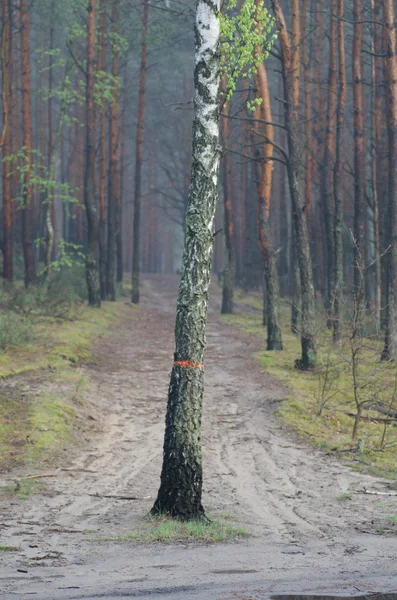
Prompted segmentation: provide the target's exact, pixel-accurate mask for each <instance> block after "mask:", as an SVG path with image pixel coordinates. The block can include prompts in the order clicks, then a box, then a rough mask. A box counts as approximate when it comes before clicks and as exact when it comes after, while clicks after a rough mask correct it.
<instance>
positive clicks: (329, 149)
mask: <svg viewBox="0 0 397 600" xmlns="http://www.w3.org/2000/svg"><path fill="white" fill-rule="evenodd" d="M329 11H330V12H329V19H330V24H329V69H328V99H327V118H326V129H325V146H324V160H323V166H322V185H321V196H322V198H321V202H322V205H323V206H324V217H325V219H324V225H325V242H326V252H325V256H326V263H325V272H326V278H325V281H326V296H325V307H326V311H327V326H328V327H331V322H332V321H331V313H332V311H333V304H334V294H335V282H334V264H333V262H334V238H335V235H334V220H335V218H334V208H333V176H332V174H333V171H334V163H335V125H336V111H337V46H336V43H337V35H336V33H337V30H336V26H337V22H336V18H335V15H336V12H337V0H331V3H330V7H329Z"/></svg>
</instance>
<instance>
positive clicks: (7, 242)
mask: <svg viewBox="0 0 397 600" xmlns="http://www.w3.org/2000/svg"><path fill="white" fill-rule="evenodd" d="M10 8H11V7H10V3H9V0H3V10H2V20H3V35H2V39H1V61H2V100H3V102H2V104H3V131H2V135H1V156H2V159H3V165H2V184H3V210H2V218H3V246H2V250H3V279H5V280H6V281H9V282H11V281H12V277H13V268H12V205H11V178H10V173H11V169H10V166H9V163H8V162H7V161H4V159H5V158H7V157H8V156H10V154H11V153H12V151H11V117H12V115H11V97H12V96H11V94H12V89H11V77H12V63H11V60H12V43H11V10H10Z"/></svg>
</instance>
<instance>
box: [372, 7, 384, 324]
mask: <svg viewBox="0 0 397 600" xmlns="http://www.w3.org/2000/svg"><path fill="white" fill-rule="evenodd" d="M371 8H372V15H373V20H374V22H375V23H379V22H380V16H381V2H380V0H371ZM371 49H372V51H373V53H374V54H375V55H378V56H374V57H373V58H372V161H371V162H372V198H373V200H372V201H373V208H374V255H375V279H376V309H375V310H376V321H377V326H378V328H379V329H380V328H381V323H382V319H381V314H382V268H381V263H382V259H381V244H380V225H379V199H380V194H379V181H380V178H381V174H380V162H381V159H380V154H381V148H382V96H383V93H382V59H381V58H380V55H381V54H382V35H381V26H380V25H373V43H372V48H371Z"/></svg>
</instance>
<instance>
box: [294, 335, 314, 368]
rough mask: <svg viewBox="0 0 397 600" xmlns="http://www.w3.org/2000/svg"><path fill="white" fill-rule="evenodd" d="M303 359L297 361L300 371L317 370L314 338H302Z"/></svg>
mask: <svg viewBox="0 0 397 600" xmlns="http://www.w3.org/2000/svg"><path fill="white" fill-rule="evenodd" d="M301 346H302V358H301V359H298V360H296V361H295V368H296V369H299V371H310V370H312V369H315V368H316V347H315V343H314V339H313V337H312V336H307V337H304V336H302V337H301Z"/></svg>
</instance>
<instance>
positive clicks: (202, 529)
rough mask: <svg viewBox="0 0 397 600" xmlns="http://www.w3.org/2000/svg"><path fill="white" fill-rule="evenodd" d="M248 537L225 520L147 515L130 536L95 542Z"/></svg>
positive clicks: (210, 541) (207, 541) (206, 540)
mask: <svg viewBox="0 0 397 600" xmlns="http://www.w3.org/2000/svg"><path fill="white" fill-rule="evenodd" d="M248 535H249V534H248V533H247V531H246V530H245V529H243V528H242V527H237V526H234V525H232V524H230V523H227V522H225V520H224V519H222V518H221V519H210V520H208V521H186V522H183V521H178V520H175V519H171V518H169V517H166V516H163V517H152V516H148V517H146V518H145V519H143V520H142V523H141V525H140V527H139V528H138V529H136V530H133V531H131V532H129V533H126V534H123V535H119V536H111V535H110V536H101V537H98V538H96V539H95V541H96V543H98V544H103V543H106V542H115V543H134V544H152V543H156V542H161V543H163V544H175V543H181V542H183V543H188V544H193V543H196V544H197V543H204V544H215V543H219V542H225V541H236V540H238V539H241V538H244V537H247V536H248Z"/></svg>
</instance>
